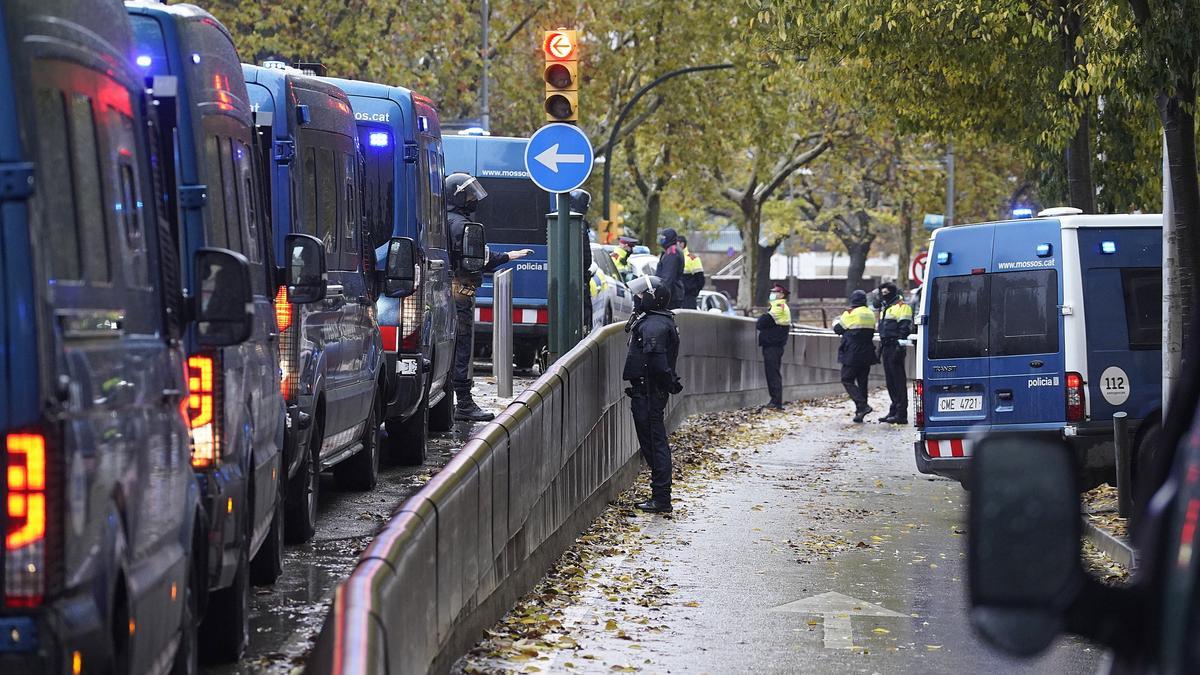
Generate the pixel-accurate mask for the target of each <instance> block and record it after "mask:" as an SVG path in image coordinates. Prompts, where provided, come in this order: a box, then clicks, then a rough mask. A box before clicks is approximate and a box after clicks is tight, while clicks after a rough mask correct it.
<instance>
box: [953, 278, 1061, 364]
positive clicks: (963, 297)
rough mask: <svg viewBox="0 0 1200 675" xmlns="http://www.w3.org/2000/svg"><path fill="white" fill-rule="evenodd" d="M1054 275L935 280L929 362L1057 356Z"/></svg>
mask: <svg viewBox="0 0 1200 675" xmlns="http://www.w3.org/2000/svg"><path fill="white" fill-rule="evenodd" d="M1057 310H1058V271H1057V270H1034V271H1025V272H1002V273H994V274H972V275H965V276H955V277H939V278H937V279H934V281H933V295H932V297H931V298H930V316H929V340H930V342H929V358H931V359H963V358H977V357H983V356H1018V355H1022V354H1052V353H1055V352H1057V351H1058V343H1059V335H1058V332H1059V331H1058V311H1057Z"/></svg>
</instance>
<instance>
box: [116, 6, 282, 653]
mask: <svg viewBox="0 0 1200 675" xmlns="http://www.w3.org/2000/svg"><path fill="white" fill-rule="evenodd" d="M125 7H126V11H127V12H128V14H129V22H130V24H131V26H132V28H133V35H134V43H135V44H134V51H133V53H131V55H130V58H131V59H132V60H133V61H134V63H135V66H136V68H137V69H138V70H139V71H140V72H141V74H142V76H143V78H144V82H145V83H146V85H148V86H149V87H150V90H151V93H152V96H153V97H154V100H155V104H156V106H155V107H156V109H157V110H158V112H159V114H160V116H161V117H162V119H161V124H160V133H159V134H158V136H157V138H156V139H155V141H156V142H157V144H158V145H159V147H160V148H161V150H162V155H163V157H169V158H171V160H172V161H165V162H163V163H162V169H163V172H164V174H165V176H166V180H165V186H164V190H163V192H164V194H165V195H166V198H167V200H168V208H169V211H170V216H171V218H172V220H173V223H174V225H175V227H174V231H173V234H174V236H175V238H176V240H177V242H178V246H179V250H180V252H181V259H182V260H183V262H184V264H185V266H190V259H191V257H192V255H194V253H195V252H196V251H198V250H201V249H203V248H205V247H210V246H218V247H224V248H228V249H230V250H233V251H236V252H238V253H239V254H241V255H243V256H244V257H245V258H246V259H247V261H248V262H249V265H250V270H251V281H252V284H253V289H254V299H253V302H252V303H251V306H252V307H253V311H254V326H253V331H252V334H251V336H250V338H249V340H247V341H246V342H244V343H242V344H239V345H237V346H232V347H225V348H221V349H208V348H205V347H204V346H203V345H201V344H200V343H199V341H198V336H197V335H196V334H195V333H194V332H193V333H189V334H188V335H187V337H186V340H185V346H186V349H187V352H188V359H187V369H188V376H189V380H190V381H191V382H192V384H193V386H192V393H193V394H195V395H197V398H195V399H194V400H195V401H196V402H197V406H196V407H195V409H192V410H190V411H189V421H190V424H191V427H192V440H193V448H194V449H193V455H192V465H193V467H194V469H195V472H196V480H197V481H198V483H199V484H200V487H201V492H202V495H203V498H204V503H205V506H206V512H207V516H208V527H209V533H210V534H209V543H210V551H209V552H208V556H207V560H208V566H209V570H208V584H209V589H210V594H209V597H208V603H207V608H206V610H205V615H204V622H203V624H202V625H201V634H200V637H201V642H202V645H203V649H202V653H203V654H204V655H205V657H206V658H210V659H213V660H221V661H232V660H235V659H237V658H238V657H239V656H240V655H241V653H242V650H243V648H244V646H245V644H246V642H247V641H248V638H249V597H250V585H251V584H252V583H260V584H269V583H273V582H274V581H275V580H276V578H278V577H279V575H280V574H281V573H282V569H283V536H284V504H283V492H282V482H283V479H284V476H283V466H282V458H283V442H284V429H285V419H286V418H285V413H284V401H283V395H282V394H281V392H280V373H279V340H278V337H279V336H278V331H277V329H276V325H275V306H274V298H275V287H276V281H275V279H276V276H278V273H277V271H276V268H275V265H274V264H273V259H272V256H271V251H272V249H271V239H270V227H269V222H268V219H267V215H266V209H265V208H264V205H263V195H262V194H261V190H260V184H259V181H258V180H257V175H258V169H257V166H256V165H257V157H256V155H255V153H254V152H253V147H254V141H253V123H252V119H251V113H250V100H249V97H248V95H247V93H246V84H245V81H244V79H243V78H242V68H241V62H240V60H239V59H238V54H237V50H236V49H235V47H234V44H233V38H232V36H231V35H230V34H229V31H228V30H227V29H226V28H225V27H224V26H222V25H221V24H220V23H219V22H218V21H217V20H216V19H214V18H213V17H212V15H211V14H209V13H208V12H206V11H204V10H202V9H200V8H198V7H195V6H193V5H164V4H161V3H157V2H127V3H126V4H125ZM185 269H186V267H185ZM189 271H190V270H189ZM188 276H189V275H188V274H185V275H183V277H184V279H185V280H186V279H187V278H188ZM185 288H186V290H188V291H191V292H195V291H196V289H194V288H191V285H190V284H186V287H185ZM206 401H207V404H205V402H206Z"/></svg>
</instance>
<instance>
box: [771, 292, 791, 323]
mask: <svg viewBox="0 0 1200 675" xmlns="http://www.w3.org/2000/svg"><path fill="white" fill-rule="evenodd" d="M771 318H772V319H774V320H775V325H776V326H790V325H792V309H791V308H790V307H788V304H787V300H785V299H783V298H780V299H778V300H772V301H771Z"/></svg>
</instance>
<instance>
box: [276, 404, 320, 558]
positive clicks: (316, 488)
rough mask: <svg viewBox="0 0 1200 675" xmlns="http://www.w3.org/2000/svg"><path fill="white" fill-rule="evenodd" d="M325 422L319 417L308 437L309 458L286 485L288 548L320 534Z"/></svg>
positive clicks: (285, 529)
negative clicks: (322, 452) (322, 449)
mask: <svg viewBox="0 0 1200 675" xmlns="http://www.w3.org/2000/svg"><path fill="white" fill-rule="evenodd" d="M324 438H325V421H324V418H323V416H322V415H320V414H318V416H317V419H315V420H313V426H312V431H311V432H310V434H309V437H308V456H307V457H306V458H305V460H304V461H303V462H301V463H300V469H299V470H297V471H296V475H295V476H292V477H291V479H290V480H288V482H287V497H286V502H285V508H284V517H283V534H284V538H285V540H286V541H287V543H289V544H303V543H304V542H306V541H308V540H309V539H312V536H313V535H314V534H316V532H317V502H318V500H319V497H320V494H321V464H320V461H321V460H320V456H321V443H322V442H323V441H324Z"/></svg>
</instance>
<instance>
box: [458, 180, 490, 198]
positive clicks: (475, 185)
mask: <svg viewBox="0 0 1200 675" xmlns="http://www.w3.org/2000/svg"><path fill="white" fill-rule="evenodd" d="M455 194H460V195H462V197H463V202H480V201H483V199H484V198H485V197H487V196H488V193H487V190H484V189H483V185H481V184H480V182H479V179H478V178H476V177H474V176H471V177H470V178H468V179H467V180H465V181H463V184H462V185H459V186H458V189H457V190H455Z"/></svg>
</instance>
